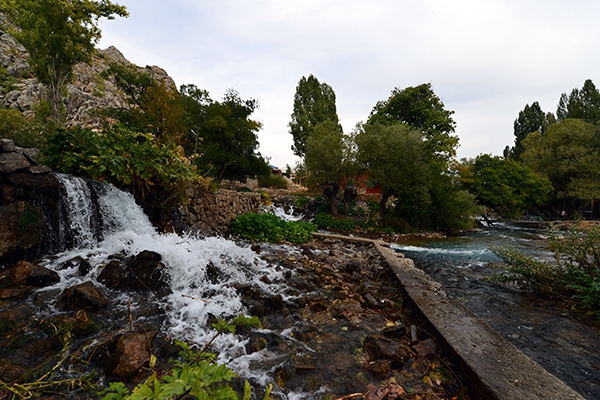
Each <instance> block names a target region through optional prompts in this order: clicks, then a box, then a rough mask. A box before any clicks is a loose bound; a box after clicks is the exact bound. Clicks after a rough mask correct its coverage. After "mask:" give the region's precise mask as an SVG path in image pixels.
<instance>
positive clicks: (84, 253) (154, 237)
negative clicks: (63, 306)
mask: <svg viewBox="0 0 600 400" xmlns="http://www.w3.org/2000/svg"><path fill="white" fill-rule="evenodd" d="M59 180H60V181H61V184H62V186H63V189H64V191H65V194H66V196H64V199H65V200H64V201H65V204H63V208H64V209H65V210H66V211H67V212H66V214H67V215H66V220H65V221H64V222H63V226H62V228H61V229H63V230H65V232H63V233H61V235H62V236H72V240H71V241H70V242H69V243H72V246H71V248H70V249H69V250H67V251H64V252H62V253H59V254H56V255H53V256H51V257H48V258H47V259H45V261H44V262H43V265H44V266H46V267H47V268H49V269H52V270H55V271H56V272H57V273H58V274H59V275H60V277H61V281H60V282H59V283H58V284H56V285H54V286H50V287H46V288H43V289H41V290H40V291H41V292H43V291H48V292H49V293H52V292H56V291H57V290H64V289H65V288H68V287H71V286H74V285H77V284H79V283H83V282H86V281H93V282H94V284H96V285H99V286H101V284H99V283H98V282H97V281H96V278H97V277H98V275H99V274H100V272H101V269H102V267H103V266H104V265H106V264H107V263H108V262H109V261H110V259H111V257H114V255H120V256H123V257H128V256H132V255H136V254H138V253H140V252H141V251H143V250H151V251H154V252H157V253H159V254H160V255H161V256H162V262H163V263H164V264H165V265H166V266H167V269H168V276H169V283H170V289H171V292H172V293H171V294H170V295H168V296H166V297H164V298H156V297H154V296H153V295H150V296H149V297H147V298H146V299H144V300H142V301H140V302H138V303H137V304H135V303H134V304H130V303H129V304H128V302H130V301H131V299H130V298H128V297H127V295H126V294H124V295H123V298H120V299H112V300H113V301H114V302H116V303H117V304H119V307H123V308H127V307H128V308H129V310H130V312H131V313H132V314H133V315H136V312H137V310H139V309H140V308H141V306H142V304H140V303H141V302H143V301H147V302H155V303H156V304H157V306H158V307H160V308H161V309H164V310H165V312H166V319H165V321H164V322H163V326H162V330H163V331H164V332H166V334H167V335H168V336H170V337H172V338H175V339H178V340H184V341H187V342H189V343H191V344H197V345H199V346H203V345H204V344H206V343H207V342H209V341H210V339H211V338H212V337H213V336H214V333H215V332H214V330H212V329H211V328H210V324H209V323H208V321H209V318H212V317H222V318H229V317H233V316H236V315H239V314H246V315H247V312H246V311H247V310H246V309H245V307H244V306H243V304H242V303H241V300H240V297H239V295H238V293H237V292H236V290H235V289H234V286H235V285H236V284H252V285H256V286H257V287H259V288H260V289H261V291H263V292H265V293H271V294H281V295H283V297H284V299H286V285H285V279H284V276H283V272H282V271H281V268H279V267H278V266H276V265H271V264H269V263H267V262H266V261H264V260H263V259H261V258H259V257H258V255H257V254H256V253H255V252H253V251H252V250H251V249H250V248H249V247H241V246H240V245H237V244H236V243H234V242H232V241H229V240H226V239H223V238H214V237H212V238H197V237H194V236H185V237H182V236H178V235H176V234H159V233H157V232H156V230H155V229H154V227H153V226H152V225H151V224H150V222H149V220H148V218H147V217H146V215H145V214H144V213H143V211H142V210H141V208H140V207H138V206H137V205H136V203H135V201H134V199H133V197H132V196H131V195H130V194H128V193H125V192H123V191H120V190H118V189H116V188H115V187H113V186H111V185H108V184H103V183H99V182H90V181H85V180H82V179H80V178H77V177H73V176H70V175H59ZM95 216H96V217H97V221H96V220H95V218H96V217H95ZM77 257H81V258H82V259H85V260H87V261H88V262H89V263H90V264H91V269H90V270H89V272H87V273H86V274H85V275H83V276H82V275H81V273H80V271H79V270H78V269H77V268H76V267H73V268H69V267H65V265H68V261H69V260H73V259H75V258H77ZM209 269H210V271H209ZM215 271H217V272H218V274H219V279H218V280H215V279H210V277H209V276H208V275H209V274H210V273H215ZM143 318H144V317H140V320H141V319H143ZM137 322H138V321H134V323H137ZM207 326H208V327H207ZM244 345H245V343H244V342H243V341H241V340H240V339H239V338H238V337H237V336H235V335H221V336H219V337H218V339H217V340H216V341H215V342H214V343H213V344H212V347H211V351H214V352H218V354H219V358H218V360H217V361H218V362H221V363H227V364H228V366H229V367H231V368H232V369H233V370H234V371H235V372H236V373H238V374H240V375H242V376H244V377H246V378H253V379H254V381H255V382H258V383H260V384H262V385H265V384H266V383H267V382H268V377H267V375H266V373H265V371H261V370H255V369H253V368H252V367H251V364H253V363H255V362H256V361H257V360H261V359H263V360H264V359H265V358H276V357H277V355H275V354H271V353H269V352H268V351H266V350H265V351H260V352H255V353H253V354H251V355H246V352H245V348H244Z"/></svg>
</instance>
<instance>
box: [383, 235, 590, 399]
mask: <svg viewBox="0 0 600 400" xmlns="http://www.w3.org/2000/svg"><path fill="white" fill-rule="evenodd" d="M547 233H548V232H544V231H540V230H533V229H523V228H517V227H510V226H506V225H501V226H496V227H493V228H486V229H484V230H479V231H475V232H469V233H466V234H464V235H462V236H458V237H449V238H432V239H426V238H416V239H411V240H410V241H407V242H402V243H398V244H394V245H392V247H393V248H394V249H395V250H397V251H399V252H401V253H404V254H405V255H406V256H407V257H410V258H412V259H413V260H414V261H415V265H416V266H417V267H418V268H421V269H423V270H424V271H425V272H427V273H428V274H430V275H431V276H432V277H434V278H435V279H436V280H437V281H439V282H440V283H441V284H442V285H443V287H444V289H445V290H446V292H447V293H448V294H449V295H450V296H452V297H453V298H455V299H456V300H458V301H460V302H462V303H463V304H465V305H466V306H467V307H469V308H470V309H471V310H472V311H473V312H474V313H475V314H476V315H477V316H479V317H480V318H481V319H483V320H484V321H486V322H487V323H488V324H489V325H490V326H492V328H494V329H495V330H496V331H498V332H499V333H500V334H501V335H503V336H504V337H505V338H507V339H508V340H509V341H510V342H511V343H512V344H514V345H515V346H516V347H517V348H519V349H520V350H521V351H523V352H524V353H525V354H527V355H528V356H530V357H531V358H532V359H534V360H535V361H536V362H538V363H539V364H540V365H542V366H543V367H544V368H545V369H546V370H548V371H549V372H550V373H552V374H554V375H556V376H557V377H558V378H560V379H562V380H563V381H564V382H565V383H567V384H568V385H569V386H571V387H572V388H573V389H575V390H577V391H579V392H580V393H581V394H582V395H583V396H585V397H586V398H588V399H600V353H599V352H598V350H597V349H600V327H599V326H598V324H595V323H594V322H593V321H588V320H586V319H585V318H581V317H580V316H578V315H577V314H576V313H574V312H572V311H570V310H569V309H568V308H566V307H565V306H564V305H563V304H561V303H558V302H553V301H550V300H546V299H542V298H539V297H538V296H536V295H534V294H531V293H524V292H522V291H520V290H518V289H517V288H515V287H512V286H509V285H502V284H498V283H494V282H490V281H489V280H488V277H489V276H490V275H492V274H493V273H495V272H497V270H496V269H494V268H492V267H491V264H494V263H497V262H498V261H500V260H499V259H498V257H497V256H496V255H495V254H494V253H493V252H492V251H491V250H490V248H493V247H500V246H511V247H513V248H516V249H518V250H520V251H522V252H524V253H526V254H528V255H529V256H532V257H536V258H539V259H551V257H552V254H551V253H550V252H549V251H548V250H547V249H545V248H544V246H543V243H544V242H543V240H540V239H541V238H543V237H545V236H547Z"/></svg>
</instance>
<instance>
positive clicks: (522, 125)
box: [510, 101, 553, 160]
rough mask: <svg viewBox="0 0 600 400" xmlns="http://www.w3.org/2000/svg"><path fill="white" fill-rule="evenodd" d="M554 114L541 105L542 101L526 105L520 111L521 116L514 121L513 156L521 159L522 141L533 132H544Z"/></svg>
mask: <svg viewBox="0 0 600 400" xmlns="http://www.w3.org/2000/svg"><path fill="white" fill-rule="evenodd" d="M552 120H553V116H549V115H548V114H546V113H545V112H544V111H543V110H542V108H541V107H540V103H538V102H537V101H534V102H533V103H532V104H531V106H530V105H529V104H526V105H525V108H523V110H522V111H519V116H518V117H517V119H515V122H514V134H515V146H514V147H513V149H512V151H511V154H510V155H511V158H513V159H515V160H519V158H520V157H521V153H523V145H522V144H521V142H522V141H523V139H525V138H526V137H527V135H529V134H530V133H531V132H537V131H539V132H542V133H544V131H545V130H546V127H547V126H548V124H549V123H550V122H552Z"/></svg>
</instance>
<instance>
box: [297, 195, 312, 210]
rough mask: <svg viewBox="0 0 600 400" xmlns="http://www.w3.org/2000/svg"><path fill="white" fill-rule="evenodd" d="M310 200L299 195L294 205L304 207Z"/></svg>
mask: <svg viewBox="0 0 600 400" xmlns="http://www.w3.org/2000/svg"><path fill="white" fill-rule="evenodd" d="M309 202H310V200H308V199H307V198H306V197H298V198H297V199H296V200H294V207H297V208H304V207H306V206H307V205H308V203H309Z"/></svg>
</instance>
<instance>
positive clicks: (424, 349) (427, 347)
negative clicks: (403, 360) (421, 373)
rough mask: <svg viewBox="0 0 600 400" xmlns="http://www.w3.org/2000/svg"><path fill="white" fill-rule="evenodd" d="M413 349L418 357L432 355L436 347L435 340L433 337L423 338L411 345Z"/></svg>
mask: <svg viewBox="0 0 600 400" xmlns="http://www.w3.org/2000/svg"><path fill="white" fill-rule="evenodd" d="M413 349H414V350H415V351H416V352H417V354H418V355H419V357H429V356H433V355H435V351H436V349H437V342H436V341H435V339H425V340H422V341H420V342H419V343H417V344H415V345H413Z"/></svg>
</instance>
